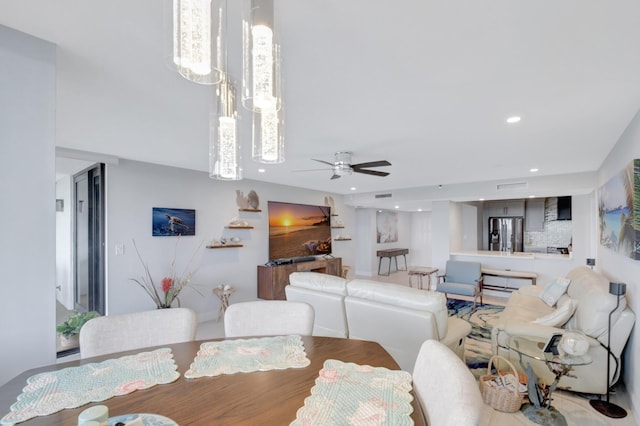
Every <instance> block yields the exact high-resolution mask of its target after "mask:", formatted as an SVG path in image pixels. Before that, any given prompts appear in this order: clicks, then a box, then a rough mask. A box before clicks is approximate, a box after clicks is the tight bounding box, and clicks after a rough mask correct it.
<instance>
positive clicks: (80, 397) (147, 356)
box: [0, 348, 180, 425]
mask: <svg viewBox="0 0 640 426" xmlns="http://www.w3.org/2000/svg"><path fill="white" fill-rule="evenodd" d="M176 370H177V365H176V363H175V361H174V360H173V354H172V353H171V349H169V348H162V349H156V350H154V351H151V352H141V353H139V354H136V355H127V356H123V357H121V358H116V359H109V360H106V361H102V362H98V363H91V364H84V365H80V366H78V367H69V368H65V369H62V370H57V371H51V372H47V373H40V374H36V375H34V376H31V377H29V378H28V379H27V386H26V387H25V388H24V389H22V393H21V394H20V395H19V396H18V401H17V402H16V403H14V404H13V405H12V406H11V412H10V413H9V414H7V415H6V416H4V417H3V418H2V420H0V423H1V424H3V425H11V424H14V423H18V422H23V421H25V420H28V419H30V418H33V417H37V416H46V415H49V414H52V413H56V412H58V411H60V410H63V409H65V408H76V407H80V406H81V405H84V404H87V403H89V402H98V401H104V400H105V399H109V398H111V397H113V396H117V395H126V394H128V393H131V392H133V391H135V390H137V389H147V388H150V387H152V386H155V385H157V384H163V383H171V382H174V381H175V380H177V379H178V377H180V373H178V372H177V371H176Z"/></svg>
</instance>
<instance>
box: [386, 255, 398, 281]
mask: <svg viewBox="0 0 640 426" xmlns="http://www.w3.org/2000/svg"><path fill="white" fill-rule="evenodd" d="M393 258H394V259H395V260H396V271H397V270H398V257H397V256H394V257H393ZM389 275H391V257H389V272H387V276H389Z"/></svg>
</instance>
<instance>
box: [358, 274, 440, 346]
mask: <svg viewBox="0 0 640 426" xmlns="http://www.w3.org/2000/svg"><path fill="white" fill-rule="evenodd" d="M347 295H348V296H353V297H359V298H361V299H368V300H372V301H374V302H379V303H384V304H388V305H393V306H398V307H402V308H408V309H413V310H416V311H428V312H431V313H433V314H434V315H435V317H436V323H437V327H438V334H439V335H440V336H446V335H447V326H448V321H447V318H448V311H447V298H446V296H445V295H444V294H443V293H438V292H432V291H424V290H419V289H417V288H412V287H405V286H401V285H398V284H390V283H382V282H378V281H370V280H363V279H354V280H351V281H349V282H348V283H347Z"/></svg>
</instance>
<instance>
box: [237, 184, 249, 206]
mask: <svg viewBox="0 0 640 426" xmlns="http://www.w3.org/2000/svg"><path fill="white" fill-rule="evenodd" d="M236 204H237V205H238V209H240V210H246V209H248V208H249V200H247V199H246V198H245V196H244V193H243V192H242V191H240V190H239V189H236Z"/></svg>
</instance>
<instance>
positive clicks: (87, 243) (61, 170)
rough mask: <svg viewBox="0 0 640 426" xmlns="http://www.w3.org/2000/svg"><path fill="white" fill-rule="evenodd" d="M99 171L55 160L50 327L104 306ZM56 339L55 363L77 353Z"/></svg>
mask: <svg viewBox="0 0 640 426" xmlns="http://www.w3.org/2000/svg"><path fill="white" fill-rule="evenodd" d="M104 182H105V165H104V164H96V163H94V162H89V161H82V160H73V159H68V158H62V157H58V158H56V207H59V209H57V213H56V289H57V291H56V324H61V323H63V322H64V321H66V319H67V318H68V317H69V316H70V315H72V314H73V313H74V311H78V312H87V311H97V312H99V313H100V314H102V315H104V314H105V310H106V306H105V304H106V303H105V293H106V291H105V288H106V283H105V265H106V261H105V193H104V188H105V184H104ZM74 342H75V341H71V342H69V341H67V340H65V339H58V344H57V348H56V352H57V357H58V358H60V357H63V356H67V355H70V354H74V353H77V352H78V349H79V348H78V345H77V343H74Z"/></svg>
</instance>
